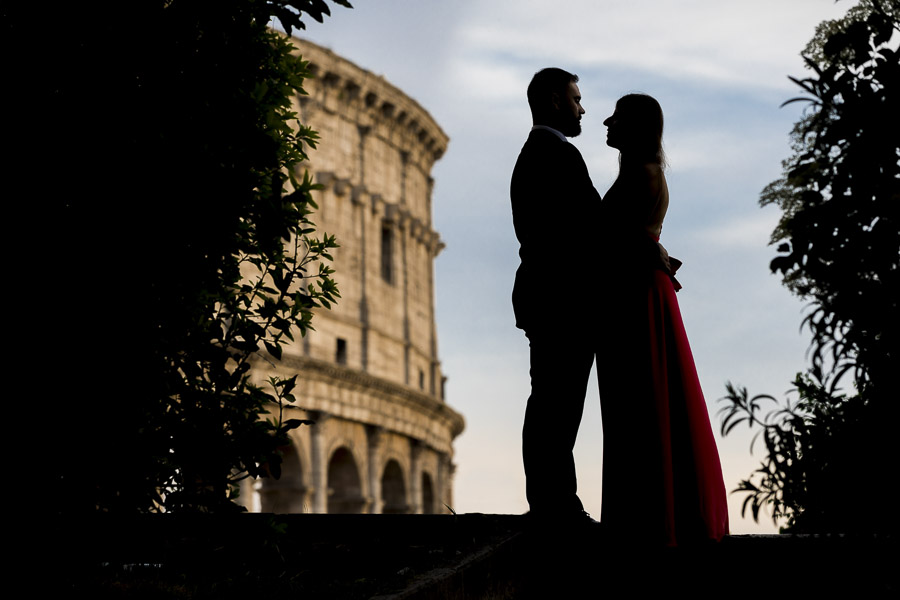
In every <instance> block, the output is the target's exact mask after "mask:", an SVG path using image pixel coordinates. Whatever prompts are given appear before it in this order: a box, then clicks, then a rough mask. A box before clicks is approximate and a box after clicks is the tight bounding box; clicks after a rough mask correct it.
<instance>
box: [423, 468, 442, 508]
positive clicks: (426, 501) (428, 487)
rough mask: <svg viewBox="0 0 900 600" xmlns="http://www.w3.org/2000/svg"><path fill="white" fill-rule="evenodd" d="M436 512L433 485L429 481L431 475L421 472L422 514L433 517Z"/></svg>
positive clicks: (430, 480)
mask: <svg viewBox="0 0 900 600" xmlns="http://www.w3.org/2000/svg"><path fill="white" fill-rule="evenodd" d="M437 512H438V510H437V506H436V502H435V495H434V483H433V481H432V479H431V475H429V474H428V473H426V472H425V471H422V514H423V515H433V514H435V513H437Z"/></svg>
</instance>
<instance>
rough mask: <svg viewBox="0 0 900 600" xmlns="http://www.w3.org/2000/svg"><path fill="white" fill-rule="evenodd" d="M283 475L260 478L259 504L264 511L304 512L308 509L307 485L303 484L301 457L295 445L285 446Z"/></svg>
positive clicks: (282, 466)
mask: <svg viewBox="0 0 900 600" xmlns="http://www.w3.org/2000/svg"><path fill="white" fill-rule="evenodd" d="M283 453H284V458H283V460H282V463H281V477H279V478H278V479H275V478H274V477H263V478H262V479H260V482H261V484H262V485H261V486H260V488H259V505H260V510H261V511H262V512H270V513H282V514H285V513H302V512H308V511H307V510H306V508H307V507H306V506H305V504H306V502H307V498H306V486H305V485H303V469H302V467H301V465H300V457H299V456H298V455H297V450H296V448H294V447H293V446H287V447H285V448H283Z"/></svg>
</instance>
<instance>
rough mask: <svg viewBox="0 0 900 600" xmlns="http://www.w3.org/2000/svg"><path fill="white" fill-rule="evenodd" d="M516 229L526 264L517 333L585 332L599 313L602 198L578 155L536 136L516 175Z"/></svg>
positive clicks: (518, 287)
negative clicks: (597, 291) (595, 289)
mask: <svg viewBox="0 0 900 600" xmlns="http://www.w3.org/2000/svg"><path fill="white" fill-rule="evenodd" d="M510 198H511V200H512V214H513V225H514V226H515V230H516V237H517V238H518V239H519V244H520V247H519V257H520V258H521V264H520V265H519V269H518V271H516V283H515V286H514V288H513V310H514V311H515V315H516V327H519V328H520V329H524V330H525V331H526V333H530V332H532V331H536V330H540V329H543V328H547V329H550V330H552V329H558V328H559V327H573V326H576V327H579V326H580V327H584V326H586V325H587V324H588V322H586V319H587V320H589V321H592V320H593V318H594V316H595V312H596V298H595V297H594V296H593V295H592V294H591V293H590V292H589V291H590V290H591V289H592V288H593V287H594V286H593V283H594V282H595V281H596V280H598V279H599V278H600V276H601V275H600V273H599V272H598V269H597V259H598V252H599V249H598V247H597V244H596V241H597V240H596V237H597V229H598V222H597V215H598V212H599V207H600V194H598V193H597V190H596V189H594V184H593V183H592V182H591V178H590V175H589V174H588V170H587V166H586V165H585V164H584V159H583V158H582V157H581V153H580V152H579V151H578V149H577V148H576V147H575V146H573V145H572V144H570V143H569V142H567V141H564V140H562V139H560V138H559V137H558V136H557V135H555V134H554V133H553V132H551V131H547V130H546V129H534V130H532V131H531V134H530V135H529V136H528V140H527V141H526V142H525V145H524V147H523V148H522V151H521V153H520V154H519V159H518V160H517V161H516V166H515V169H513V175H512V183H511V185H510Z"/></svg>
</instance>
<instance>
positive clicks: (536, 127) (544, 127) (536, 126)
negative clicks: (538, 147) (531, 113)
mask: <svg viewBox="0 0 900 600" xmlns="http://www.w3.org/2000/svg"><path fill="white" fill-rule="evenodd" d="M535 129H546V130H547V131H549V132H551V133H553V134H554V135H556V137H558V138H559V139H561V140H562V141H564V142H568V141H569V140H567V139H566V136H565V135H563V134H562V132H560V131H559V130H557V129H553V128H552V127H548V126H547V125H534V126H532V128H531V130H532V131H534V130H535Z"/></svg>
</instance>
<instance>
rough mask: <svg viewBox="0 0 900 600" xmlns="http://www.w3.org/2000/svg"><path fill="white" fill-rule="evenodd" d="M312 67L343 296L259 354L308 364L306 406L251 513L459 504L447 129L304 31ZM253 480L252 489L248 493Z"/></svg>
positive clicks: (302, 400) (309, 114)
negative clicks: (447, 297)
mask: <svg viewBox="0 0 900 600" xmlns="http://www.w3.org/2000/svg"><path fill="white" fill-rule="evenodd" d="M294 42H295V45H296V46H297V49H298V53H299V54H300V55H301V56H302V57H303V59H304V60H308V61H309V62H310V66H311V69H312V71H313V73H314V74H315V77H314V78H313V79H309V80H307V81H306V82H305V88H306V90H307V92H308V94H309V95H308V96H303V97H301V98H300V99H299V101H298V106H297V111H298V113H299V118H300V121H301V123H303V124H305V125H309V126H311V127H312V128H313V129H315V130H316V131H318V132H319V134H320V136H321V139H322V141H321V143H320V144H319V145H318V147H317V148H316V149H315V150H312V151H311V152H310V162H309V163H308V164H305V165H302V166H301V170H306V169H308V170H309V172H310V173H311V174H313V176H314V178H315V180H316V181H317V182H318V183H321V184H322V185H323V186H324V189H323V190H322V191H320V192H316V201H317V203H318V205H319V210H318V212H317V213H316V214H315V215H314V216H313V219H314V221H315V223H316V226H317V229H318V231H319V232H322V233H325V232H327V233H328V234H334V235H335V236H336V237H337V241H338V243H339V244H340V248H338V249H336V250H335V251H334V252H333V256H334V263H333V267H334V269H335V271H336V273H335V276H334V278H335V280H336V281H337V283H338V286H339V289H340V293H341V296H342V298H341V300H340V302H339V303H338V304H337V305H336V306H334V307H332V309H331V310H330V311H320V312H319V313H317V314H316V315H315V318H314V319H313V325H314V327H315V331H312V332H310V333H308V334H307V335H306V336H305V337H302V338H300V337H299V336H298V339H297V342H296V343H295V344H294V345H292V346H290V347H286V348H285V349H284V355H283V358H282V360H281V361H280V362H279V363H277V364H270V363H266V362H263V361H260V362H258V363H257V364H256V366H255V367H254V377H255V378H256V379H257V381H260V382H261V381H263V380H265V379H267V378H268V377H270V376H272V375H280V376H291V375H293V374H295V373H299V374H300V376H299V377H298V386H297V388H296V390H295V392H294V395H295V396H296V397H297V398H298V404H299V405H301V406H302V407H303V410H300V409H290V411H289V412H290V414H289V415H288V417H291V418H310V419H313V420H315V421H316V424H315V425H314V426H309V427H306V426H304V427H301V428H299V429H297V430H294V431H292V432H291V434H292V441H293V447H292V448H289V449H286V452H285V463H284V469H283V475H282V477H281V479H279V480H277V481H274V480H265V479H264V480H261V481H258V482H255V483H254V484H252V486H251V485H250V484H248V486H247V488H246V489H245V490H243V492H244V493H242V494H241V497H242V498H244V499H245V500H244V501H245V502H246V503H247V505H248V507H249V508H250V509H251V510H261V511H263V512H314V513H325V512H328V513H438V512H446V508H445V507H444V505H447V506H452V505H453V502H452V498H453V490H452V481H453V470H454V465H453V462H452V458H453V446H452V442H453V439H454V438H455V437H456V436H457V435H459V434H460V433H461V432H462V430H463V426H464V425H463V418H462V416H461V415H459V414H458V413H457V412H455V411H454V410H453V409H451V408H450V407H449V406H447V404H446V402H445V398H444V376H443V373H442V372H441V365H440V362H439V360H438V355H437V337H436V332H435V319H434V269H433V261H434V258H435V257H436V256H437V254H438V253H439V252H440V251H441V248H442V247H443V244H442V243H441V240H440V237H439V236H438V234H437V232H435V231H434V229H433V227H432V222H431V195H432V187H433V180H432V178H431V175H430V173H431V168H432V166H433V165H434V162H435V161H436V160H437V159H438V158H440V157H441V155H442V154H443V153H444V151H445V149H446V147H447V142H448V138H447V136H446V134H444V132H443V131H441V129H440V127H438V125H437V124H436V123H435V122H434V120H433V119H432V118H431V116H430V115H429V114H428V113H427V112H426V111H425V110H424V109H423V108H422V107H421V106H419V105H418V104H417V103H416V102H415V101H414V100H412V99H411V98H409V97H408V96H406V94H404V93H403V92H401V91H400V90H398V89H397V88H395V87H394V86H392V85H391V84H390V83H388V82H387V81H385V80H384V79H383V78H382V77H379V76H376V75H373V74H372V73H370V72H368V71H366V70H364V69H361V68H359V67H357V66H356V65H354V64H352V63H350V62H349V61H347V60H344V59H343V58H341V57H339V56H337V55H335V54H334V53H332V52H331V51H329V50H326V49H324V48H321V47H319V46H316V45H315V44H312V43H310V42H307V41H304V40H296V39H295V40H294ZM251 487H252V490H251V489H250V488H251Z"/></svg>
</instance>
